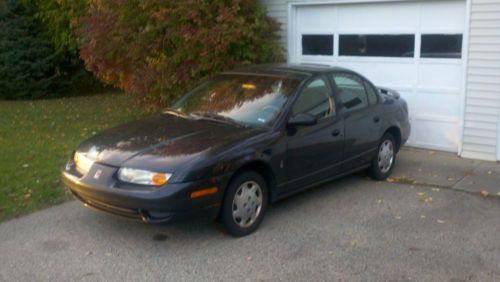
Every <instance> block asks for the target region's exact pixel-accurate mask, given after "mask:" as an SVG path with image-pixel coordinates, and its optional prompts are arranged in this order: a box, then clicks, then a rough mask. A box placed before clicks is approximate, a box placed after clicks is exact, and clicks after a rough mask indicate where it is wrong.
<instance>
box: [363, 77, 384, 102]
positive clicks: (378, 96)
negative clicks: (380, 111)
mask: <svg viewBox="0 0 500 282" xmlns="http://www.w3.org/2000/svg"><path fill="white" fill-rule="evenodd" d="M358 76H359V77H360V78H361V79H362V80H363V82H364V83H363V85H364V86H365V92H366V96H367V98H368V104H369V105H368V106H369V107H371V106H375V105H378V103H380V95H378V88H377V86H375V85H374V84H373V83H371V81H369V80H368V79H366V78H365V77H363V76H361V75H358ZM366 86H369V87H371V88H372V89H373V91H374V92H375V97H376V98H377V100H376V101H375V103H374V104H371V103H370V98H369V96H368V91H367V89H366Z"/></svg>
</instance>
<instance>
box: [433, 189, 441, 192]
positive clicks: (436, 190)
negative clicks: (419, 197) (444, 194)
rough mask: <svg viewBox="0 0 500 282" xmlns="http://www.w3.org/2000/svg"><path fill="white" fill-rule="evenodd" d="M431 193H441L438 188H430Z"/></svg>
mask: <svg viewBox="0 0 500 282" xmlns="http://www.w3.org/2000/svg"><path fill="white" fill-rule="evenodd" d="M432 191H434V192H439V191H441V189H439V188H432Z"/></svg>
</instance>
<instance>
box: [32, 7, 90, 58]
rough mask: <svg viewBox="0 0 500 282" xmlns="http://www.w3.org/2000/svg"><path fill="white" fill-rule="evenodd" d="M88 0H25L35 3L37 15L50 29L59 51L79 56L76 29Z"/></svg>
mask: <svg viewBox="0 0 500 282" xmlns="http://www.w3.org/2000/svg"><path fill="white" fill-rule="evenodd" d="M87 2H88V1H87V0H23V3H25V5H29V4H30V3H34V6H35V7H36V13H35V17H36V18H37V19H39V20H40V21H41V22H42V23H43V24H44V25H45V26H46V28H47V29H48V31H49V33H50V35H51V40H52V42H53V43H54V45H55V47H56V48H57V50H59V51H63V52H67V53H68V55H74V56H78V40H77V37H76V35H75V32H74V31H75V30H76V29H77V26H78V19H79V18H81V17H83V16H84V15H85V12H86V11H87Z"/></svg>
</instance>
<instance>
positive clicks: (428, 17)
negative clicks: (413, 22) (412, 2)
mask: <svg viewBox="0 0 500 282" xmlns="http://www.w3.org/2000/svg"><path fill="white" fill-rule="evenodd" d="M443 13H445V15H443ZM465 13H466V12H465V5H464V2H463V1H429V2H426V3H425V5H422V6H421V17H420V28H421V30H422V31H443V30H456V31H462V30H464V29H465V20H464V19H465Z"/></svg>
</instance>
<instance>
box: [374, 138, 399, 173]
mask: <svg viewBox="0 0 500 282" xmlns="http://www.w3.org/2000/svg"><path fill="white" fill-rule="evenodd" d="M395 144H396V143H395V142H394V137H393V136H392V134H390V133H386V134H384V136H382V139H381V141H380V144H379V146H378V151H377V155H376V156H375V158H374V159H373V160H372V164H371V167H370V176H371V177H372V178H373V179H376V180H384V179H386V178H387V177H389V175H391V172H392V169H393V168H394V163H395V162H396V145H395Z"/></svg>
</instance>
